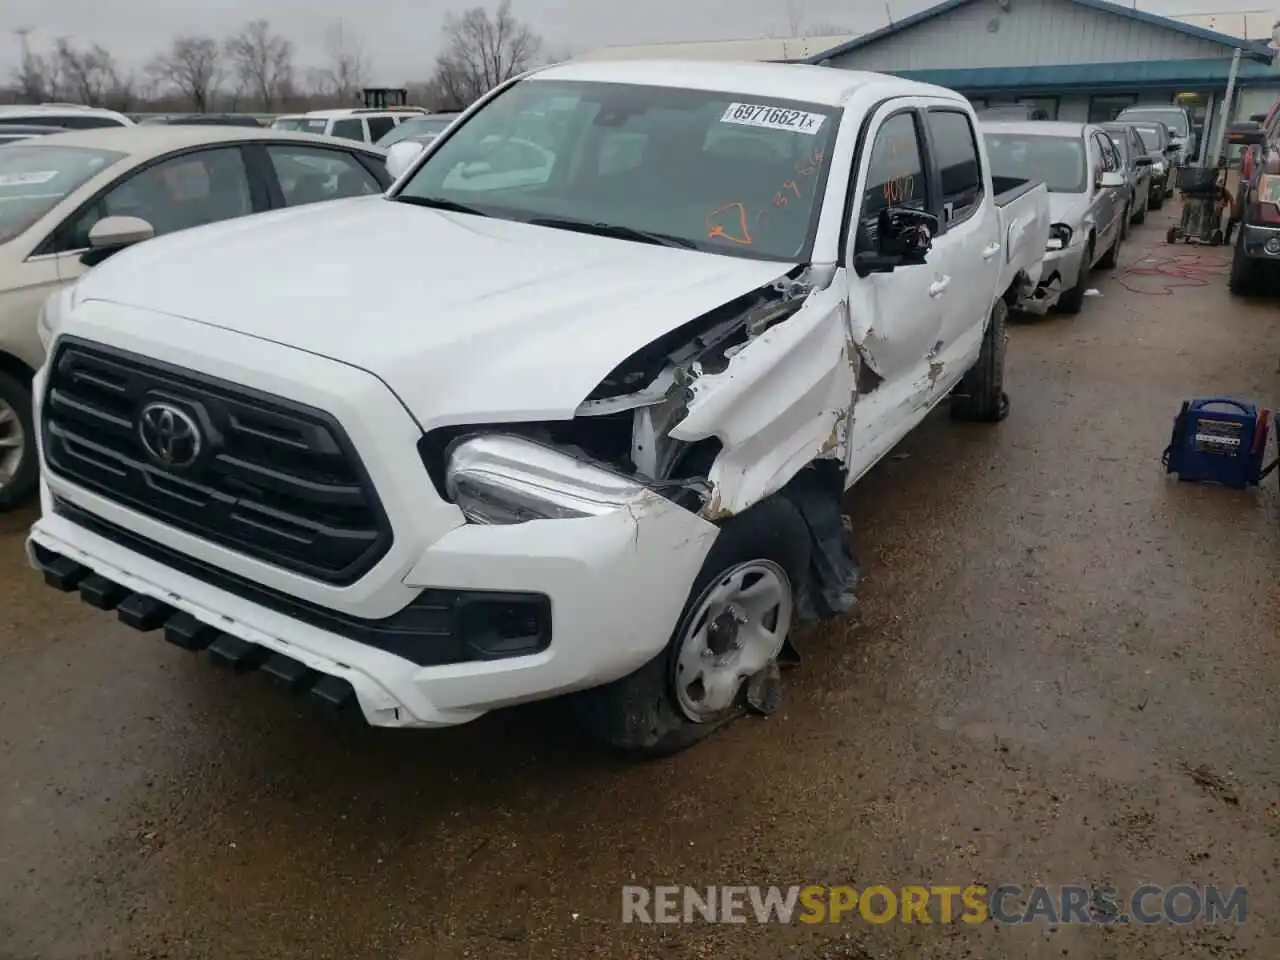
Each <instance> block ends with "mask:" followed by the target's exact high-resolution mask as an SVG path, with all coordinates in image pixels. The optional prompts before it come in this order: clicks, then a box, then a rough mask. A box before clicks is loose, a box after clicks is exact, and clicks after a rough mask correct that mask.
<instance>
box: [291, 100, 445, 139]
mask: <svg viewBox="0 0 1280 960" xmlns="http://www.w3.org/2000/svg"><path fill="white" fill-rule="evenodd" d="M426 112H427V111H426V110H425V109H424V108H422V107H396V108H394V109H392V110H381V109H378V108H373V107H370V108H366V107H343V108H339V109H336V110H311V111H309V112H308V113H292V114H288V115H286V116H282V117H276V118H275V120H273V121H272V122H271V126H272V128H273V129H275V130H293V131H296V132H297V133H317V134H322V135H324V136H327V137H342V138H343V139H344V140H363V141H364V142H365V143H376V142H377V141H379V140H381V139H382V138H383V137H384V136H386V135H387V134H388V133H390V132H391V131H392V130H394V129H395V128H396V127H397V126H398V125H399V124H400V123H402V122H403V121H405V120H408V119H409V118H410V117H420V116H422V115H423V114H425V113H426Z"/></svg>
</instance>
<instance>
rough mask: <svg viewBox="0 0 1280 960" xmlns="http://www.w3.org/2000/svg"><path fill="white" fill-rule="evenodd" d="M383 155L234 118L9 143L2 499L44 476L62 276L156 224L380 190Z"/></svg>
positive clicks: (0, 156) (3, 212)
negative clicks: (46, 376) (50, 306)
mask: <svg viewBox="0 0 1280 960" xmlns="http://www.w3.org/2000/svg"><path fill="white" fill-rule="evenodd" d="M385 156H386V155H385V153H384V152H383V151H381V150H376V149H374V148H372V147H366V146H363V145H360V144H356V143H352V142H350V141H342V140H335V139H332V138H328V137H313V136H308V135H306V134H295V133H287V132H283V131H275V130H266V129H258V130H251V129H249V128H247V127H228V126H181V125H178V126H169V125H156V126H145V127H143V126H130V127H129V128H128V129H123V128H116V129H102V130H84V131H76V132H72V133H61V134H53V135H50V136H45V137H34V138H32V139H30V140H27V141H22V142H19V143H13V144H9V145H7V146H5V147H3V148H0V509H3V508H4V507H6V506H10V505H12V504H14V503H16V502H17V501H18V500H20V499H21V498H22V497H23V496H25V495H26V494H27V493H28V492H29V491H30V490H31V488H32V486H33V484H34V482H35V479H36V457H35V451H34V447H33V446H32V439H33V432H32V425H31V394H30V384H31V377H32V374H33V371H35V370H36V369H37V368H38V367H39V366H40V364H41V363H42V362H43V361H44V347H43V344H42V342H41V339H40V334H39V327H38V324H37V317H38V315H39V312H40V308H41V305H42V304H43V303H44V301H45V300H46V299H47V298H48V296H49V294H50V293H51V292H53V291H54V290H55V289H57V288H58V287H59V286H61V285H63V284H65V283H68V282H70V281H72V280H75V279H76V278H78V277H79V276H80V275H81V274H83V273H84V271H85V270H86V269H87V268H88V267H90V266H93V265H94V264H95V263H98V262H100V261H101V260H103V259H105V258H106V257H107V256H109V255H110V254H112V253H114V252H115V251H116V250H119V249H121V248H122V247H124V246H127V245H128V244H130V243H136V242H138V241H139V240H145V239H147V238H149V237H151V236H155V235H159V234H165V233H172V232H174V231H177V230H183V229H186V228H188V227H195V226H200V225H201V224H206V223H213V222H215V221H219V220H228V219H231V218H233V217H241V216H245V215H247V214H251V213H257V212H260V211H265V210H272V209H277V208H281V207H293V206H300V205H302V204H307V203H315V202H318V201H323V200H334V199H339V198H343V197H358V196H362V195H375V194H381V193H382V192H383V191H384V190H385V189H386V188H387V186H389V185H390V183H391V178H390V176H389V175H388V174H387V170H386V165H385Z"/></svg>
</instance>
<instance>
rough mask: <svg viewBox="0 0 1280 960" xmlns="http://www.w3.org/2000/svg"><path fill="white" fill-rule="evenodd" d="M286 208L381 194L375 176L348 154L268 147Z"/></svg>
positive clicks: (288, 147)
mask: <svg viewBox="0 0 1280 960" xmlns="http://www.w3.org/2000/svg"><path fill="white" fill-rule="evenodd" d="M267 156H268V157H270V158H271V166H272V168H273V169H274V170H275V172H276V177H277V178H278V179H279V181H280V192H281V193H283V194H284V205H285V206H286V207H299V206H302V205H303V204H307V203H319V202H321V201H324V200H340V199H342V198H343V197H363V196H368V195H370V194H374V193H381V192H382V187H381V186H380V185H379V184H378V181H377V180H376V179H374V176H373V174H371V173H370V172H369V171H368V170H366V169H365V168H364V166H363V165H362V164H361V163H360V161H359V160H357V159H356V158H355V157H353V156H352V155H351V154H349V153H345V152H343V151H342V150H324V149H321V148H316V147H297V146H268V147H267Z"/></svg>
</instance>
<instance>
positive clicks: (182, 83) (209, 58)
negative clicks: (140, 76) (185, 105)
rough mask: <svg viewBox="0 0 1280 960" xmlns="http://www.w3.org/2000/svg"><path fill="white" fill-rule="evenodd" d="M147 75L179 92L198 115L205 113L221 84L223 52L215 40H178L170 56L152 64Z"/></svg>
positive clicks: (158, 57) (158, 58) (186, 38)
mask: <svg viewBox="0 0 1280 960" xmlns="http://www.w3.org/2000/svg"><path fill="white" fill-rule="evenodd" d="M147 73H148V74H149V75H150V76H151V77H152V78H153V79H155V80H156V81H157V82H158V83H161V84H164V85H166V86H169V87H172V88H173V89H175V90H177V91H178V93H179V94H181V95H182V97H183V98H184V99H186V100H188V101H190V103H191V107H192V109H193V110H195V111H196V112H197V113H205V112H206V111H207V110H208V109H209V102H210V100H211V99H212V98H213V97H214V95H215V94H216V93H217V90H218V87H219V85H220V84H221V83H222V79H223V75H224V73H223V69H222V51H221V50H219V49H218V41H216V40H214V39H213V38H212V37H199V36H192V37H176V38H175V39H174V41H173V44H172V45H171V46H170V48H169V52H168V53H165V54H161V55H160V56H157V57H156V58H155V59H154V60H152V61H151V64H150V65H149V66H148V67H147Z"/></svg>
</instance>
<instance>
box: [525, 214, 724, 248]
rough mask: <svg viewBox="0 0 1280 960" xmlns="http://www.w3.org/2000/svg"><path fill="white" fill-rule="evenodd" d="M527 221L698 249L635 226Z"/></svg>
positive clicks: (559, 219)
mask: <svg viewBox="0 0 1280 960" xmlns="http://www.w3.org/2000/svg"><path fill="white" fill-rule="evenodd" d="M529 222H530V223H532V224H533V225H534V226H537V227H556V228H558V229H560V230H576V231H577V232H578V233H590V234H594V235H595V236H597V237H614V238H616V239H618V240H636V241H638V242H640V243H652V244H654V245H655V246H659V247H678V248H680V249H682V250H697V249H698V245H697V244H696V243H694V242H693V241H692V240H689V239H687V238H685V237H675V236H672V235H671V234H669V233H654V232H653V231H651V230H637V229H636V228H635V227H623V226H619V225H618V224H616V223H592V222H591V221H589V220H572V219H569V218H567V217H534V218H533V219H532V220H530V221H529Z"/></svg>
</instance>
